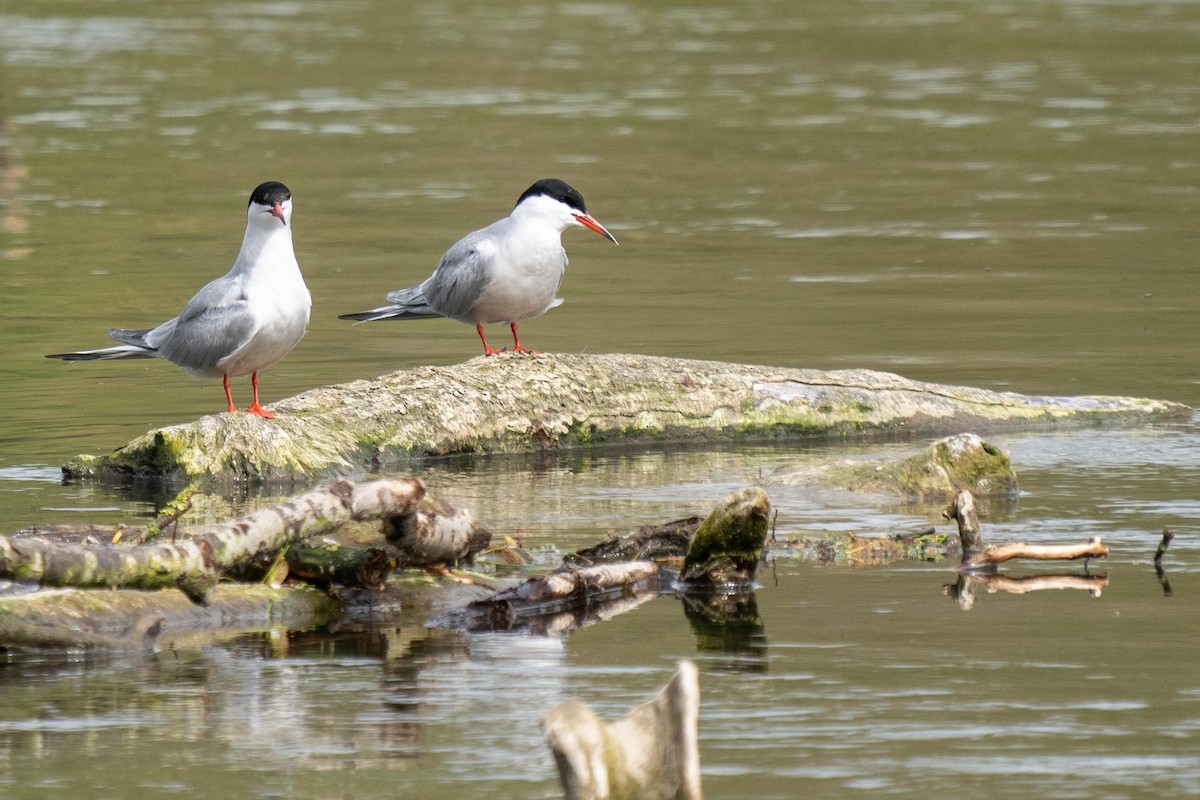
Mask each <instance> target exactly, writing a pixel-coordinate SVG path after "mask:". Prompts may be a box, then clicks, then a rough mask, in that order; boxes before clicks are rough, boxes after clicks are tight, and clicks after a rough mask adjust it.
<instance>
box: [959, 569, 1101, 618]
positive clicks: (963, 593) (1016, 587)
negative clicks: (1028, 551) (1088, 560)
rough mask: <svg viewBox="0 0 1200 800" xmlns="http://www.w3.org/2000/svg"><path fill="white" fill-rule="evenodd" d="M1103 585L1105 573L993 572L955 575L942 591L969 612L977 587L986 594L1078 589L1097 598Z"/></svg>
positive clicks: (973, 605)
mask: <svg viewBox="0 0 1200 800" xmlns="http://www.w3.org/2000/svg"><path fill="white" fill-rule="evenodd" d="M1105 586H1108V576H1107V575H1087V574H1083V575H1069V574H1063V575H1023V576H1021V577H1016V578H1013V577H1009V576H1008V575H1000V574H997V573H991V574H988V573H977V572H976V573H968V574H964V575H959V576H958V582H957V583H948V584H946V585H945V586H944V587H943V590H944V592H945V594H946V595H947V596H948V597H950V598H951V599H952V600H954V602H955V603H956V604H957V605H958V607H959V608H961V609H962V610H963V611H970V610H971V609H972V608H974V607H975V593H976V591H977V590H978V589H985V590H986V591H987V593H988V594H995V593H996V592H1006V593H1008V594H1029V593H1030V592H1039V591H1045V590H1047V589H1081V590H1083V591H1085V592H1087V593H1088V594H1090V595H1091V596H1092V597H1099V596H1100V593H1101V591H1102V590H1103V589H1104V587H1105Z"/></svg>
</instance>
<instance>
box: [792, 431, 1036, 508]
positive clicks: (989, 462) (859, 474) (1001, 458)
mask: <svg viewBox="0 0 1200 800" xmlns="http://www.w3.org/2000/svg"><path fill="white" fill-rule="evenodd" d="M808 472H809V474H808V477H807V480H809V481H811V480H817V481H819V482H820V483H822V484H824V485H827V486H833V487H836V488H840V489H847V490H849V491H855V492H878V493H888V494H899V495H902V496H904V497H911V498H915V499H918V500H936V499H942V498H951V497H953V496H954V495H955V494H956V493H957V492H959V491H961V490H964V489H966V490H968V491H970V492H971V493H973V494H975V495H1001V496H1011V495H1015V494H1016V493H1017V491H1018V488H1017V474H1016V472H1015V471H1014V470H1013V467H1012V463H1011V462H1010V461H1009V459H1008V455H1007V454H1006V453H1005V452H1004V451H1002V450H1001V449H1000V448H998V447H996V446H995V445H993V444H991V443H990V442H986V441H984V440H983V439H982V438H980V437H979V435H977V434H974V433H960V434H956V435H954V436H948V437H946V438H944V439H939V440H938V441H936V442H934V443H933V444H931V445H929V447H927V448H925V449H924V450H923V451H921V452H920V453H918V454H916V455H915V456H912V457H910V458H906V459H903V460H900V461H852V462H844V463H835V464H830V465H827V466H822V467H820V468H818V469H817V470H815V471H808ZM804 476H805V472H804V471H800V472H798V473H797V474H796V475H793V476H790V477H789V476H787V475H784V476H781V477H777V480H781V481H783V482H791V483H795V482H797V481H798V480H799V479H801V478H804Z"/></svg>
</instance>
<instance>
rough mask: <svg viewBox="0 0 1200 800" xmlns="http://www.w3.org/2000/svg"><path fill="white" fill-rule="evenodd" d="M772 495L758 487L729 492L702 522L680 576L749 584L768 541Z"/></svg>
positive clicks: (687, 580)
mask: <svg viewBox="0 0 1200 800" xmlns="http://www.w3.org/2000/svg"><path fill="white" fill-rule="evenodd" d="M770 518H771V498H770V497H768V496H767V493H766V492H765V491H763V490H762V489H760V488H759V487H757V486H747V487H745V488H743V489H738V490H737V491H735V492H733V493H732V494H730V495H729V496H728V497H726V498H725V499H724V500H722V501H721V502H720V503H717V505H716V506H715V507H714V508H713V510H712V511H711V512H709V515H708V516H707V517H705V518H704V522H701V523H700V527H699V528H697V529H696V533H695V534H693V535H692V542H691V544H690V545H689V546H688V551H687V555H686V556H684V558H683V569H682V570H681V571H680V573H679V579H680V580H681V581H682V582H683V583H685V584H689V583H705V584H717V585H719V584H729V583H735V584H742V583H744V584H748V583H750V582H751V581H753V580H754V575H755V573H756V572H757V571H758V564H759V562H760V561H762V555H763V545H764V544H765V543H766V541H767V521H768V520H769V519H770Z"/></svg>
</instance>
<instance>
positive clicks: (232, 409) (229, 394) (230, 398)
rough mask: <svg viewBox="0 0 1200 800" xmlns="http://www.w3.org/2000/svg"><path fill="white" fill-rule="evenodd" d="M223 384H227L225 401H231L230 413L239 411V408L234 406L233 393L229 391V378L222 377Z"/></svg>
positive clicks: (226, 376)
mask: <svg viewBox="0 0 1200 800" xmlns="http://www.w3.org/2000/svg"><path fill="white" fill-rule="evenodd" d="M221 382H222V383H224V384H225V399H226V400H228V401H229V413H230V414H232V413H233V412H235V411H237V406H235V405H234V404H233V392H231V391H229V376H228V375H222V376H221Z"/></svg>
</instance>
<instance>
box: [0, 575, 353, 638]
mask: <svg viewBox="0 0 1200 800" xmlns="http://www.w3.org/2000/svg"><path fill="white" fill-rule="evenodd" d="M342 611H343V606H342V603H341V602H340V601H338V600H337V599H335V598H333V597H330V596H329V595H328V594H327V593H325V592H322V591H320V590H317V589H313V588H308V587H300V588H275V587H271V586H264V585H262V584H254V585H249V584H228V583H226V584H221V585H219V586H217V587H216V588H215V589H213V591H212V592H210V593H209V596H208V605H205V606H200V605H197V604H195V603H193V602H192V601H191V600H189V599H188V598H187V597H185V596H184V595H183V594H181V593H179V592H176V591H174V590H171V589H162V590H159V591H155V592H147V591H137V590H132V589H116V590H113V591H104V592H98V591H94V590H87V589H53V590H47V591H41V592H37V593H34V594H22V595H14V596H5V597H0V652H2V651H4V650H10V649H31V650H43V649H57V650H75V649H97V648H98V649H105V650H142V649H147V648H151V647H155V646H161V645H162V644H163V643H164V642H166V641H169V640H171V639H173V638H175V637H178V636H183V635H186V634H193V633H196V632H197V631H215V630H267V629H270V628H289V629H299V628H309V627H313V626H316V625H324V624H328V623H331V622H333V621H335V620H336V619H338V618H339V617H340V616H341V614H342Z"/></svg>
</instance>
